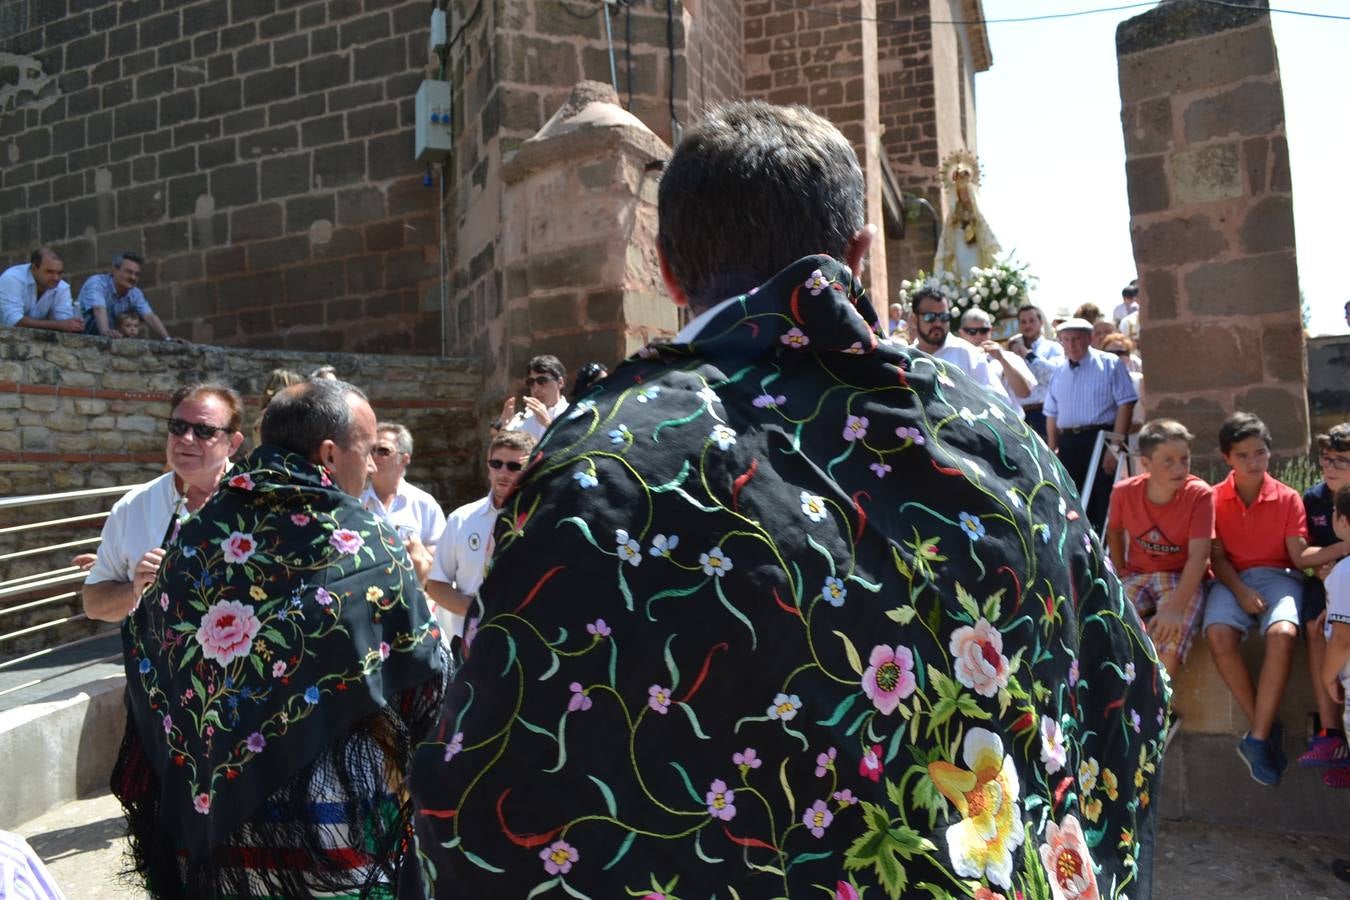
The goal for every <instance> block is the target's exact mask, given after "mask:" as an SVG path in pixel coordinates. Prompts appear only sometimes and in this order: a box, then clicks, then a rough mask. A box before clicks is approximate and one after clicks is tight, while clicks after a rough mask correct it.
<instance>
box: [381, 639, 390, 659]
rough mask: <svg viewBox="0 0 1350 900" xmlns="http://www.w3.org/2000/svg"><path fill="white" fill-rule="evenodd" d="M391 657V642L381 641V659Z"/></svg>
mask: <svg viewBox="0 0 1350 900" xmlns="http://www.w3.org/2000/svg"><path fill="white" fill-rule="evenodd" d="M388 658H389V642H388V641H380V659H388Z"/></svg>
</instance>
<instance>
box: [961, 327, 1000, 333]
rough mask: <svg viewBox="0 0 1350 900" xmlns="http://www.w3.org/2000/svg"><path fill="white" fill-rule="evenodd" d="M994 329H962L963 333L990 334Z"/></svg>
mask: <svg viewBox="0 0 1350 900" xmlns="http://www.w3.org/2000/svg"><path fill="white" fill-rule="evenodd" d="M993 330H994V329H992V328H962V329H961V333H962V334H989V333H990V332H991V331H993Z"/></svg>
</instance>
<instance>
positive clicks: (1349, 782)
mask: <svg viewBox="0 0 1350 900" xmlns="http://www.w3.org/2000/svg"><path fill="white" fill-rule="evenodd" d="M1322 783H1323V784H1325V785H1326V786H1327V787H1329V788H1350V766H1336V767H1334V768H1331V769H1327V770H1326V771H1325V772H1323V773H1322Z"/></svg>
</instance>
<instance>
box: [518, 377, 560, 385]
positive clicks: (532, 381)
mask: <svg viewBox="0 0 1350 900" xmlns="http://www.w3.org/2000/svg"><path fill="white" fill-rule="evenodd" d="M557 380H558V379H556V378H554V377H553V376H552V375H526V376H525V386H526V387H534V386H535V385H536V384H548V383H549V382H550V381H557Z"/></svg>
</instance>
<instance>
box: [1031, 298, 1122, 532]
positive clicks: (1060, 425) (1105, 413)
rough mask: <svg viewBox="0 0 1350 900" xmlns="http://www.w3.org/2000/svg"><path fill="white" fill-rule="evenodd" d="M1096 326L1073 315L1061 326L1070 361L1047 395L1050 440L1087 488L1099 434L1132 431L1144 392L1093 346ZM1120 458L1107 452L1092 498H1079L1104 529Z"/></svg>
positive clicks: (1109, 356)
mask: <svg viewBox="0 0 1350 900" xmlns="http://www.w3.org/2000/svg"><path fill="white" fill-rule="evenodd" d="M1091 338H1092V325H1091V324H1090V323H1088V322H1087V321H1086V320H1084V319H1069V320H1068V321H1067V322H1065V323H1064V324H1063V325H1061V326H1060V327H1059V341H1060V344H1061V345H1062V346H1063V347H1064V355H1065V357H1067V359H1068V364H1067V365H1065V366H1063V367H1061V368H1060V369H1058V370H1057V371H1056V372H1055V375H1054V377H1053V378H1052V379H1051V380H1050V387H1049V389H1048V390H1047V391H1046V394H1045V431H1046V435H1045V442H1046V443H1047V444H1049V445H1050V449H1051V450H1054V451H1055V452H1056V453H1058V454H1059V461H1060V462H1061V463H1063V464H1064V468H1065V469H1066V470H1067V471H1068V473H1069V477H1070V478H1072V479H1073V481H1074V484H1076V485H1078V487H1079V490H1080V492H1081V490H1082V486H1083V483H1084V482H1085V481H1086V480H1087V475H1088V467H1089V466H1090V465H1091V463H1092V450H1093V447H1094V446H1095V445H1096V442H1097V434H1098V433H1099V432H1102V431H1115V432H1117V433H1119V434H1126V433H1127V432H1128V430H1129V425H1130V416H1132V415H1133V414H1134V405H1135V403H1137V402H1139V394H1138V392H1136V391H1135V389H1134V383H1133V382H1132V381H1131V380H1130V373H1129V370H1127V369H1126V368H1125V365H1124V364H1123V363H1121V362H1120V360H1118V359H1117V358H1116V357H1115V356H1114V355H1112V354H1110V353H1103V352H1102V351H1100V350H1095V349H1093V348H1092V347H1091V346H1089V342H1090V340H1091ZM1115 471H1116V459H1115V457H1114V456H1113V455H1111V454H1109V453H1104V454H1103V455H1102V460H1101V468H1100V470H1099V471H1098V473H1097V477H1096V479H1094V481H1093V484H1092V494H1091V496H1089V497H1082V496H1080V497H1079V500H1080V501H1081V502H1082V504H1083V507H1084V509H1085V510H1086V511H1087V514H1088V521H1090V522H1091V523H1092V525H1093V527H1094V528H1097V529H1098V530H1100V528H1101V526H1102V523H1103V522H1104V521H1105V519H1106V508H1107V505H1108V504H1109V503H1110V499H1111V480H1112V476H1113V475H1114V474H1115Z"/></svg>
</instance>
